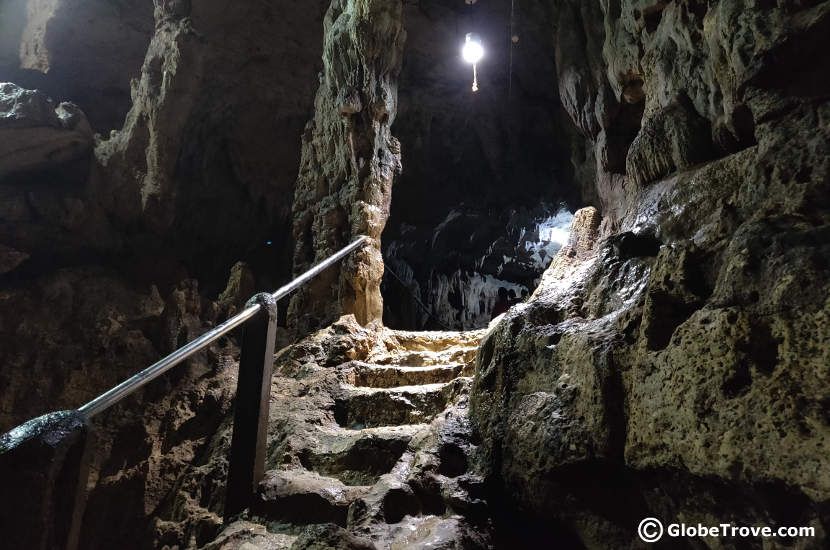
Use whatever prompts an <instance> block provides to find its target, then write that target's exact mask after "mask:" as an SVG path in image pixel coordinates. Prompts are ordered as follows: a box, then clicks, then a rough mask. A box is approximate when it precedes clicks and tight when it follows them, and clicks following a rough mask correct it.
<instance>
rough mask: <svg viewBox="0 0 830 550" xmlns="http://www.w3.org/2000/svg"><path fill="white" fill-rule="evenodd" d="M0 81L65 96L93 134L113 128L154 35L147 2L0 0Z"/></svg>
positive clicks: (127, 102) (120, 120) (125, 107)
mask: <svg viewBox="0 0 830 550" xmlns="http://www.w3.org/2000/svg"><path fill="white" fill-rule="evenodd" d="M0 10H2V11H0V82H2V81H12V82H15V83H17V84H19V85H21V86H23V87H25V88H36V89H38V90H42V91H43V92H45V93H46V94H48V95H50V96H52V97H53V98H55V99H56V100H61V101H63V100H71V101H73V102H74V103H76V104H77V105H78V106H79V107H80V108H81V109H82V110H83V111H84V112H86V113H87V115H88V116H89V121H90V124H91V125H92V128H93V129H94V130H95V131H96V132H100V133H102V134H108V133H109V131H110V130H112V129H117V128H120V127H121V125H122V124H123V123H124V115H126V114H127V111H128V110H129V109H130V102H131V99H130V79H132V78H134V77H135V76H136V75H138V73H139V69H140V68H141V61H142V60H143V59H144V54H145V53H146V51H147V44H148V43H149V42H150V37H151V36H152V35H153V2H151V1H146V2H131V1H124V0H116V1H113V0H5V1H4V2H3V6H2V8H0Z"/></svg>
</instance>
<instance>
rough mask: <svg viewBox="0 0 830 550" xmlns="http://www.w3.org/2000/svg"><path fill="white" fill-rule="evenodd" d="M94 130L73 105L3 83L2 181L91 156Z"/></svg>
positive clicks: (0, 109)
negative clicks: (20, 174) (55, 101)
mask: <svg viewBox="0 0 830 550" xmlns="http://www.w3.org/2000/svg"><path fill="white" fill-rule="evenodd" d="M92 141H93V140H92V129H91V128H90V127H89V123H88V122H87V120H86V116H84V113H82V112H81V110H80V109H78V107H77V106H75V105H73V104H72V103H66V102H64V103H61V104H59V105H57V106H56V105H55V104H54V102H53V101H52V100H51V99H50V98H48V97H47V96H46V95H44V94H42V93H40V92H38V91H34V90H24V89H23V88H21V87H19V86H16V85H15V84H11V83H9V82H4V83H0V181H3V180H4V179H6V180H8V179H9V178H10V177H11V176H13V175H15V174H19V173H20V172H27V171H43V170H47V169H49V168H54V167H57V166H61V165H62V164H64V163H67V162H70V161H72V160H76V159H78V158H82V157H84V156H89V153H90V151H92Z"/></svg>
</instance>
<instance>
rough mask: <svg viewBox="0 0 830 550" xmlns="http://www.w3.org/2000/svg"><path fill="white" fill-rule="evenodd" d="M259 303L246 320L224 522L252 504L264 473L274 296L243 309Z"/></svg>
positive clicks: (274, 327)
mask: <svg viewBox="0 0 830 550" xmlns="http://www.w3.org/2000/svg"><path fill="white" fill-rule="evenodd" d="M254 304H259V305H260V306H261V307H260V308H259V312H258V313H257V314H256V315H255V316H254V317H253V318H252V319H251V320H250V321H248V323H247V324H245V326H244V328H243V333H242V353H241V357H240V360H239V380H238V381H237V386H236V403H235V405H234V417H233V436H232V438H231V452H230V460H229V465H228V485H227V489H226V491H225V520H226V521H227V520H228V519H230V518H231V517H232V516H234V515H236V514H238V513H239V512H241V511H243V510H244V509H245V508H247V507H248V506H249V505H250V504H251V499H252V497H253V495H254V494H255V493H256V488H257V485H258V484H259V482H260V481H262V477H263V475H264V474H265V450H266V440H267V435H268V429H267V428H268V410H269V405H270V401H271V399H270V398H271V370H272V369H273V365H274V351H275V349H274V347H275V343H276V333H277V300H276V299H275V298H274V296H273V295H271V294H266V293H262V294H257V295H256V296H254V297H253V298H251V299H250V300H249V301H248V304H247V307H251V306H253V305H254Z"/></svg>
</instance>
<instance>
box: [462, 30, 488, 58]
mask: <svg viewBox="0 0 830 550" xmlns="http://www.w3.org/2000/svg"><path fill="white" fill-rule="evenodd" d="M461 56H462V57H463V58H464V61H466V62H467V63H472V64H476V63H478V62H479V61H481V58H482V57H484V46H482V45H481V39H480V38H479V37H478V35H477V34H476V33H474V32H468V33H467V38H466V40H465V41H464V48H462V50H461Z"/></svg>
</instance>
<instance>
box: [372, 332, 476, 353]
mask: <svg viewBox="0 0 830 550" xmlns="http://www.w3.org/2000/svg"><path fill="white" fill-rule="evenodd" d="M486 332H487V330H486V329H481V330H471V331H466V332H453V331H423V332H413V331H406V330H388V334H387V335H386V337H385V338H384V339H385V340H386V341H387V342H388V343H394V344H396V345H397V346H398V347H400V348H401V349H402V350H405V351H443V350H446V349H449V348H455V347H478V345H479V343H480V342H481V339H482V338H483V337H484V335H485V334H486Z"/></svg>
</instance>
